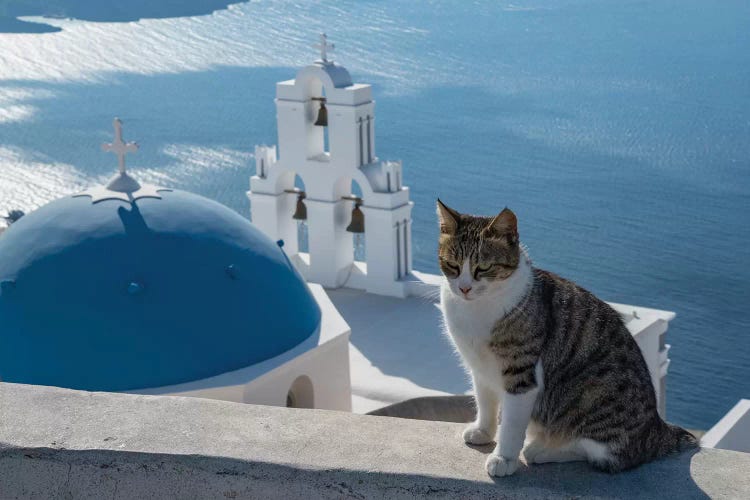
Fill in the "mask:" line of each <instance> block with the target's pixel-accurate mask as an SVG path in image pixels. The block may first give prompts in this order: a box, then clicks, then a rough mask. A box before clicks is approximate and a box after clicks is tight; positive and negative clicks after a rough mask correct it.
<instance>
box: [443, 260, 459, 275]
mask: <svg viewBox="0 0 750 500" xmlns="http://www.w3.org/2000/svg"><path fill="white" fill-rule="evenodd" d="M442 264H443V266H444V267H445V268H446V269H447V270H448V271H450V272H451V273H452V274H455V275H459V274H461V268H459V267H458V266H457V265H455V264H451V263H450V262H448V261H445V260H444V261H442Z"/></svg>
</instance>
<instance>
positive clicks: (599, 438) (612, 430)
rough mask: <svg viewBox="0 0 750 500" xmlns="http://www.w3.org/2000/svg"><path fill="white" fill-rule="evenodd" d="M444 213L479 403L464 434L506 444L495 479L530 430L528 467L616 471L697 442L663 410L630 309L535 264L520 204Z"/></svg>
mask: <svg viewBox="0 0 750 500" xmlns="http://www.w3.org/2000/svg"><path fill="white" fill-rule="evenodd" d="M438 218H439V220H440V241H439V250H438V254H439V262H440V269H442V271H443V273H444V274H445V276H446V278H447V280H446V282H445V284H444V285H443V287H442V290H441V297H440V298H441V306H442V311H443V314H444V316H445V324H446V328H447V331H448V333H449V336H450V338H451V339H452V341H453V343H454V344H455V346H456V348H457V350H458V352H459V353H460V354H461V357H462V358H463V361H464V363H465V365H466V366H467V368H468V369H469V371H470V374H471V378H472V382H473V385H474V391H475V392H474V393H475V395H476V403H477V418H476V421H475V422H474V423H472V424H470V425H469V426H468V427H467V428H466V430H465V431H464V434H463V438H464V440H465V441H466V442H467V443H470V444H476V445H480V444H487V443H490V442H492V441H493V440H496V441H497V446H496V447H495V450H494V451H493V452H492V454H491V455H490V456H489V457H488V459H487V463H486V467H487V472H488V473H489V474H490V475H491V476H506V475H510V474H513V473H514V472H515V471H516V469H518V465H519V461H518V458H519V453H520V452H521V448H523V445H524V440H525V437H526V432H527V430H528V432H529V437H530V438H531V442H530V443H529V444H528V445H527V446H526V448H525V449H524V457H525V459H526V462H527V463H528V464H532V463H534V464H540V463H546V462H568V461H574V460H587V461H589V462H590V463H591V464H592V465H593V466H594V467H596V468H598V469H601V470H605V471H608V472H616V471H621V470H624V469H628V468H631V467H635V466H637V465H639V464H642V463H644V462H647V461H649V460H652V459H655V458H657V457H660V456H663V455H666V454H668V453H672V452H674V451H677V450H679V449H682V448H687V447H691V446H695V445H696V444H697V443H696V440H695V438H694V437H693V436H692V435H691V434H690V433H688V432H687V431H686V430H684V429H681V428H680V427H676V426H674V425H671V424H668V423H666V422H664V421H663V420H662V419H661V417H660V416H659V415H658V413H657V410H656V395H655V393H654V388H653V386H652V384H651V378H650V375H649V371H648V368H647V366H646V362H645V361H644V359H643V355H642V354H641V351H640V349H639V348H638V345H637V344H636V342H635V340H633V337H632V336H631V335H630V333H629V332H628V330H627V328H626V327H625V324H624V323H623V321H622V319H621V318H620V315H619V314H618V313H617V312H616V311H615V310H614V309H612V308H611V307H610V306H609V305H607V304H606V303H605V302H603V301H601V300H599V299H598V298H596V297H595V296H594V295H592V294H591V293H590V292H588V291H586V290H584V289H583V288H581V287H579V286H577V285H576V284H575V283H572V282H570V281H568V280H565V279H563V278H561V277H559V276H557V275H555V274H553V273H550V272H548V271H543V270H541V269H537V268H534V267H532V265H531V261H530V260H529V257H528V255H527V253H526V250H525V248H524V247H523V246H522V245H521V244H520V242H519V240H518V230H517V220H516V216H515V214H514V213H513V212H512V211H510V210H509V209H507V208H506V209H504V210H503V211H502V212H500V214H499V215H498V216H497V217H494V218H492V217H476V216H472V215H465V214H460V213H458V212H456V211H455V210H452V209H450V208H448V207H447V206H445V205H444V204H443V203H442V202H441V201H440V200H438ZM500 407H502V419H501V420H502V421H501V425H500V430H499V432H497V427H498V412H499V408H500ZM496 432H497V435H496V434H495V433H496Z"/></svg>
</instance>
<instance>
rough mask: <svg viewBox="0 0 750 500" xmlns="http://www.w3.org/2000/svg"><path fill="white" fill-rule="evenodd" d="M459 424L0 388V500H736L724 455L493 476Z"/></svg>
mask: <svg viewBox="0 0 750 500" xmlns="http://www.w3.org/2000/svg"><path fill="white" fill-rule="evenodd" d="M462 427H463V426H462V425H461V424H451V423H444V422H427V421H419V420H404V419H394V418H388V417H373V416H364V415H354V414H350V413H343V412H330V411H322V410H292V409H285V408H274V407H266V406H252V405H243V404H236V403H227V402H222V401H213V400H206V399H198V398H184V397H165V396H138V395H126V394H111V393H88V392H80V391H70V390H65V389H57V388H50V387H38V386H27V385H18V384H2V383H0V497H1V498H3V499H5V498H50V497H53V496H55V497H57V496H59V497H61V498H68V497H70V498H97V499H98V498H144V499H145V498H175V497H181V498H185V497H191V498H217V497H218V498H222V497H224V498H305V499H308V498H342V497H350V498H383V497H387V498H414V497H423V496H428V495H429V496H430V497H433V498H441V497H442V498H456V497H459V498H571V497H592V498H613V497H628V498H658V497H664V496H665V495H667V496H669V497H672V498H707V497H709V496H710V497H711V498H739V497H747V495H748V494H749V493H750V478H749V477H748V475H747V471H748V470H750V455H748V454H744V453H737V452H729V451H723V450H709V449H704V450H700V451H699V452H694V453H688V454H683V455H680V456H676V457H672V458H668V459H664V460H660V461H657V462H654V463H651V464H649V465H647V466H643V467H640V468H638V469H636V470H634V471H630V472H626V473H623V474H619V475H608V474H604V473H599V472H595V471H593V470H591V469H590V468H589V467H588V466H586V465H585V464H559V465H557V464H555V465H542V466H534V467H526V468H522V469H521V470H519V472H518V473H516V475H515V476H512V477H509V478H503V479H497V480H493V479H491V478H489V477H488V476H487V475H486V474H485V472H484V468H483V463H484V459H485V454H486V453H487V452H488V451H489V449H488V448H487V447H485V448H481V449H480V448H471V447H468V446H465V445H464V444H463V443H461V441H460V438H459V434H460V431H461V429H462Z"/></svg>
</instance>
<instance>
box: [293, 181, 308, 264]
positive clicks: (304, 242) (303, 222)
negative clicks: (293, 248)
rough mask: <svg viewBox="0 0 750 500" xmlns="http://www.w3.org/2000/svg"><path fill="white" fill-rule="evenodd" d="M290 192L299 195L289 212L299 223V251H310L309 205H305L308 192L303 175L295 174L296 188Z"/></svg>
mask: <svg viewBox="0 0 750 500" xmlns="http://www.w3.org/2000/svg"><path fill="white" fill-rule="evenodd" d="M289 192H290V194H295V193H296V196H297V199H296V200H295V202H294V204H293V209H292V210H293V211H292V213H291V214H289V216H290V217H292V219H294V220H295V222H296V223H297V231H296V234H297V251H298V252H303V253H307V252H308V251H309V243H308V241H309V239H308V232H307V205H305V199H306V198H307V193H306V192H305V183H304V182H303V181H302V177H300V176H299V175H297V174H294V188H293V189H291V190H289Z"/></svg>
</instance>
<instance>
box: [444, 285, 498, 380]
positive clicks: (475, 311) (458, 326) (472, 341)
mask: <svg viewBox="0 0 750 500" xmlns="http://www.w3.org/2000/svg"><path fill="white" fill-rule="evenodd" d="M440 295H441V297H440V299H441V306H442V310H443V315H444V317H445V326H446V327H447V330H448V334H449V337H450V338H451V340H452V341H453V344H454V345H455V346H456V349H457V350H458V352H459V354H461V358H462V359H463V361H464V364H465V365H466V368H467V369H468V370H470V372H471V374H472V376H473V377H474V378H475V379H479V380H482V381H484V382H486V384H487V385H491V386H493V387H498V389H499V388H500V387H501V386H502V384H500V383H499V382H500V380H499V377H500V374H501V372H502V370H501V368H500V363H499V360H498V358H497V356H496V355H495V354H494V353H493V352H492V351H491V350H490V348H489V342H490V338H491V336H492V328H493V327H494V325H495V323H496V322H497V321H498V320H499V319H500V318H501V316H500V315H499V314H498V313H497V310H495V314H491V313H490V312H489V309H490V308H489V307H484V308H483V307H481V305H482V304H480V303H479V301H478V300H476V301H466V300H464V299H462V298H460V297H457V296H455V295H454V294H453V293H452V292H451V291H450V290H449V289H448V287H447V286H443V288H442V290H441V294H440Z"/></svg>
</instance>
